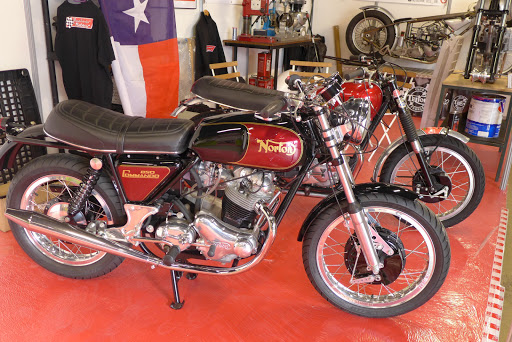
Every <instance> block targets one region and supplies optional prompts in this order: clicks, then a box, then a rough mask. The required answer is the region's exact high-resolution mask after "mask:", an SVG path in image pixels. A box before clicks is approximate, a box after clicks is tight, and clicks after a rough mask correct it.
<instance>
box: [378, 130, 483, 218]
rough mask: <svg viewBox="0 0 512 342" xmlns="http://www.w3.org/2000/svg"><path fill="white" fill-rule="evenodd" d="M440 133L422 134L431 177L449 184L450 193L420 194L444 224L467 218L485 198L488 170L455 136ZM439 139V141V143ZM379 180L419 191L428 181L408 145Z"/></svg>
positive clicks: (388, 163) (393, 156)
mask: <svg viewBox="0 0 512 342" xmlns="http://www.w3.org/2000/svg"><path fill="white" fill-rule="evenodd" d="M440 137H441V136H440V135H426V136H421V137H420V140H421V144H422V145H423V148H424V149H425V151H426V152H428V153H429V155H430V157H429V158H428V162H429V165H430V172H431V174H432V176H433V177H434V178H435V179H436V181H438V182H439V183H441V184H444V185H446V186H448V188H449V191H448V193H446V194H444V195H442V196H437V197H435V196H430V195H429V194H426V193H421V191H420V194H421V196H420V200H422V201H423V202H424V203H425V204H426V205H427V206H428V207H429V208H430V209H431V210H432V211H433V212H434V213H435V214H436V215H437V217H439V219H440V220H441V222H442V223H443V224H444V226H445V227H451V226H453V225H455V224H457V223H459V222H462V221H463V220H465V219H466V218H467V217H468V216H469V215H471V213H473V211H475V209H476V208H477V206H478V204H479V203H480V201H481V200H482V196H483V195H484V190H485V173H484V169H483V166H482V163H481V162H480V159H478V157H477V155H476V154H475V152H473V150H471V149H470V148H469V147H468V146H466V145H465V144H464V143H462V142H461V141H459V140H457V139H456V138H453V137H450V136H447V137H444V138H441V140H440ZM438 141H439V142H438ZM379 180H380V181H381V182H383V183H391V184H396V185H400V186H403V187H406V188H408V189H411V190H412V191H415V192H416V188H417V187H418V186H420V187H421V186H424V184H425V182H424V181H423V177H422V174H421V170H420V169H419V163H418V160H417V158H416V155H415V153H414V152H413V151H412V148H411V147H410V145H409V144H402V145H401V146H400V147H398V148H397V149H396V150H395V151H393V152H392V153H391V155H390V156H389V157H388V158H387V160H386V161H385V163H384V165H383V166H382V171H381V174H380V178H379Z"/></svg>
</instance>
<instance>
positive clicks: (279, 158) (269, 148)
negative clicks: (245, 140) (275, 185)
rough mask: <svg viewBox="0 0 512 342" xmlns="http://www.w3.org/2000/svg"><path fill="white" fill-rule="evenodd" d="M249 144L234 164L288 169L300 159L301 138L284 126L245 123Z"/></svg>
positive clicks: (301, 150)
mask: <svg viewBox="0 0 512 342" xmlns="http://www.w3.org/2000/svg"><path fill="white" fill-rule="evenodd" d="M244 126H245V127H247V131H248V132H249V144H248V146H247V150H246V152H245V155H244V157H243V158H242V159H240V160H239V161H238V162H236V164H238V165H244V166H250V167H256V168H263V169H271V170H290V169H292V168H293V167H294V166H296V165H297V164H298V163H299V161H300V160H301V159H302V152H303V146H302V139H301V138H300V137H299V135H298V134H297V133H295V132H294V131H292V130H291V129H288V128H285V127H279V126H274V125H268V124H256V123H246V124H244Z"/></svg>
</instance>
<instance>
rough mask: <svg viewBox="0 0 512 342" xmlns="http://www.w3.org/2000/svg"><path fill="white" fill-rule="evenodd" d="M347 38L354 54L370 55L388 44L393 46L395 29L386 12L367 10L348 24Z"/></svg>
mask: <svg viewBox="0 0 512 342" xmlns="http://www.w3.org/2000/svg"><path fill="white" fill-rule="evenodd" d="M387 25H390V26H387ZM345 39H346V42H347V46H348V48H349V50H350V52H352V53H353V54H354V55H360V54H365V55H368V54H371V53H374V52H378V51H379V50H380V49H382V48H383V47H384V46H386V45H387V46H389V47H390V48H391V47H393V42H394V41H395V29H394V27H393V25H392V22H391V19H389V17H388V16H386V15H385V14H384V13H382V12H379V11H365V12H361V13H359V14H357V15H356V16H355V17H354V18H352V20H351V21H350V23H349V24H348V26H347V33H346V35H345Z"/></svg>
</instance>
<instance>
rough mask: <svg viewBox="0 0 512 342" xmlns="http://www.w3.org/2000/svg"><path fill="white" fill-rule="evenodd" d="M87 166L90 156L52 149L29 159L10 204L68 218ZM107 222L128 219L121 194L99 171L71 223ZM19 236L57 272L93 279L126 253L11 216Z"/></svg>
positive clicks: (21, 242)
mask: <svg viewBox="0 0 512 342" xmlns="http://www.w3.org/2000/svg"><path fill="white" fill-rule="evenodd" d="M88 167H89V163H88V160H87V159H85V158H82V157H79V156H76V155H71V154H51V155H46V156H42V157H39V158H37V159H34V160H33V161H31V162H30V163H28V164H27V165H26V166H25V167H23V169H21V170H20V172H18V173H17V174H16V176H15V177H14V179H13V181H12V183H11V186H10V187H9V192H8V194H7V207H8V208H13V209H23V210H30V211H35V212H39V213H41V214H44V215H48V216H51V217H53V218H56V219H59V220H64V218H65V217H66V216H67V205H68V203H69V200H70V199H71V197H72V196H73V195H74V193H75V192H76V191H77V189H78V187H79V185H80V183H81V181H82V178H83V176H84V175H85V174H86V172H87V169H88ZM93 220H94V221H104V222H106V223H107V225H112V224H114V223H116V224H119V223H120V222H122V221H123V220H125V216H124V210H123V209H122V205H121V202H120V200H119V196H118V195H117V192H116V191H115V189H114V187H113V185H112V182H111V181H110V179H109V178H107V177H100V179H99V181H98V183H97V184H96V187H95V188H94V190H93V191H92V194H91V196H90V197H89V199H88V200H87V204H86V206H85V208H84V209H83V210H82V211H81V212H79V213H78V214H76V215H75V216H74V217H73V218H72V220H71V222H70V223H72V224H74V225H77V226H78V227H80V228H82V229H85V227H86V226H87V224H88V223H89V222H90V221H93ZM9 223H10V226H11V230H12V232H13V235H14V237H15V238H16V241H17V242H18V244H19V245H20V246H21V248H22V249H23V250H24V251H25V253H27V254H28V256H30V258H32V259H33V260H34V261H35V262H36V263H38V264H39V265H40V266H42V267H44V268H45V269H47V270H49V271H51V272H53V273H56V274H58V275H61V276H64V277H68V278H74V279H89V278H95V277H99V276H101V275H104V274H107V273H109V272H110V271H112V270H114V269H115V268H116V267H117V266H119V264H121V262H122V261H123V258H122V257H119V256H115V255H112V254H107V253H105V252H100V251H97V250H94V249H91V248H88V247H84V246H80V245H77V244H74V243H71V242H68V241H64V240H60V239H58V238H54V237H51V236H47V235H44V234H40V233H36V232H32V231H28V230H26V229H25V228H23V227H21V226H19V225H17V224H15V223H13V222H12V221H10V222H9Z"/></svg>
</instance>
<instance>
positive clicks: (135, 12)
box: [123, 0, 149, 33]
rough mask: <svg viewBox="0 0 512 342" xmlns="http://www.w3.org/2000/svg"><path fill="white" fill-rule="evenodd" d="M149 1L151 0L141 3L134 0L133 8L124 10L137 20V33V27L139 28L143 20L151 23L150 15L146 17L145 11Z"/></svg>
mask: <svg viewBox="0 0 512 342" xmlns="http://www.w3.org/2000/svg"><path fill="white" fill-rule="evenodd" d="M148 1H149V0H145V1H144V2H142V3H141V2H140V1H139V0H133V8H130V9H129V10H126V11H123V13H124V14H128V15H129V16H131V17H133V20H134V22H135V33H137V29H138V28H139V24H140V22H141V21H143V22H145V23H147V24H149V20H148V17H146V13H144V11H145V10H146V6H147V5H148Z"/></svg>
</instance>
